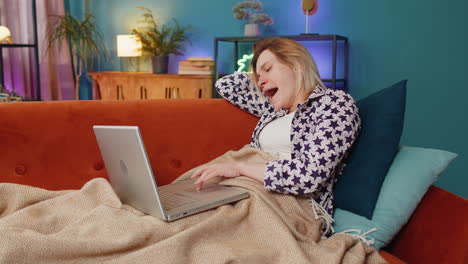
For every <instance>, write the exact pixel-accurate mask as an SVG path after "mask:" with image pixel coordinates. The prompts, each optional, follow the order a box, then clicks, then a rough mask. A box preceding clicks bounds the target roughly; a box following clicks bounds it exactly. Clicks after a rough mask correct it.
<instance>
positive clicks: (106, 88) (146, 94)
mask: <svg viewBox="0 0 468 264" xmlns="http://www.w3.org/2000/svg"><path fill="white" fill-rule="evenodd" d="M88 74H89V75H90V76H91V77H92V79H93V99H102V100H144V99H168V98H211V96H212V85H213V79H212V76H211V75H179V74H152V73H146V72H92V73H88Z"/></svg>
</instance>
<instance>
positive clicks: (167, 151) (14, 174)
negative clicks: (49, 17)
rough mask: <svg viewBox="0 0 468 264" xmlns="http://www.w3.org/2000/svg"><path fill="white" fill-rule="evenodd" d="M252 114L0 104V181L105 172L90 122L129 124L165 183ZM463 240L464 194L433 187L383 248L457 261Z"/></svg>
mask: <svg viewBox="0 0 468 264" xmlns="http://www.w3.org/2000/svg"><path fill="white" fill-rule="evenodd" d="M257 121H258V119H257V118H256V117H254V116H252V115H250V114H247V113H245V112H244V111H242V110H240V109H238V108H236V107H234V106H232V105H231V104H229V103H228V102H226V101H224V100H222V99H180V100H174V99H172V100H164V99H161V100H145V101H59V102H23V103H1V104H0V149H1V151H2V155H1V156H0V182H11V183H19V184H27V185H31V186H36V187H41V188H46V189H50V190H59V189H60V190H61V189H77V188H80V187H81V186H82V185H83V184H84V183H85V182H87V181H89V180H90V179H92V178H96V177H107V174H106V171H105V169H104V165H103V161H102V158H101V155H100V153H99V149H98V146H97V142H96V139H95V137H94V134H93V130H92V126H93V125H136V126H139V127H140V129H141V133H142V136H143V140H144V142H145V145H146V149H147V152H148V155H149V157H150V162H151V165H152V167H153V170H154V173H155V175H156V179H157V182H158V184H160V185H164V184H167V183H170V182H171V181H172V180H174V179H175V178H177V177H178V176H179V175H180V174H182V173H184V172H185V171H187V170H189V169H191V168H193V167H195V166H198V165H200V164H202V163H205V162H207V161H209V160H211V159H213V158H215V157H217V156H219V155H221V154H223V153H225V152H226V151H228V150H236V149H239V148H241V147H242V146H243V145H245V144H248V143H249V142H250V137H251V134H252V131H253V129H254V127H255V125H256V123H257ZM467 239H468V202H467V200H466V199H463V198H460V197H458V196H455V195H453V194H451V193H448V192H446V191H443V190H441V189H439V188H436V187H432V188H431V190H430V191H429V193H428V194H427V195H426V196H425V198H424V199H423V201H422V202H421V204H420V206H419V207H418V209H417V210H416V212H415V214H414V215H413V217H412V218H411V220H410V222H409V223H408V224H407V226H406V227H405V228H404V229H403V230H402V232H400V235H399V236H398V237H397V238H396V239H395V240H394V242H393V243H392V244H391V245H390V246H389V247H388V248H387V249H385V251H387V252H383V251H382V255H384V256H385V258H386V259H387V260H388V261H389V262H390V263H401V260H403V261H405V262H407V263H463V260H465V261H466V256H467V245H468V242H467ZM389 253H390V254H393V255H395V256H397V257H398V258H396V257H395V256H392V255H390V254H389ZM398 261H400V262H398ZM465 263H466V262H465Z"/></svg>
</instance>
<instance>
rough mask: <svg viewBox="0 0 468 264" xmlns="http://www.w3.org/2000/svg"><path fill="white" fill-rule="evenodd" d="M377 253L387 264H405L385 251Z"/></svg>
mask: <svg viewBox="0 0 468 264" xmlns="http://www.w3.org/2000/svg"><path fill="white" fill-rule="evenodd" d="M379 253H380V255H381V256H382V257H383V258H384V259H385V260H386V261H387V262H388V263H389V264H405V263H406V262H404V261H403V260H401V259H399V258H398V257H397V256H394V255H392V254H390V253H388V252H387V251H385V250H381V251H380V252H379Z"/></svg>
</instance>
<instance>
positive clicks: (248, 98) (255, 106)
mask: <svg viewBox="0 0 468 264" xmlns="http://www.w3.org/2000/svg"><path fill="white" fill-rule="evenodd" d="M215 87H216V90H217V91H218V93H219V94H220V95H221V96H222V97H223V98H224V99H226V100H228V101H229V102H230V103H232V104H234V105H236V106H237V107H239V108H241V109H242V110H244V111H247V112H249V113H251V114H253V115H255V116H258V117H260V116H262V114H263V112H264V109H265V108H266V107H265V103H266V102H267V99H266V97H265V96H264V95H263V94H261V93H257V91H256V88H255V84H254V83H253V81H252V80H251V79H250V77H249V75H248V74H247V73H242V72H235V73H233V74H231V75H227V76H224V77H223V78H221V79H219V80H218V81H216V85H215Z"/></svg>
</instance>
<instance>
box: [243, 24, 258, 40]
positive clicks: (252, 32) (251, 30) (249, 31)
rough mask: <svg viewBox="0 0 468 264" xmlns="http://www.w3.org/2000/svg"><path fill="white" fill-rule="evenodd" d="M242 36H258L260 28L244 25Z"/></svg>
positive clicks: (253, 25)
mask: <svg viewBox="0 0 468 264" xmlns="http://www.w3.org/2000/svg"><path fill="white" fill-rule="evenodd" d="M244 36H247V37H256V36H260V26H259V25H258V24H245V25H244Z"/></svg>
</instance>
